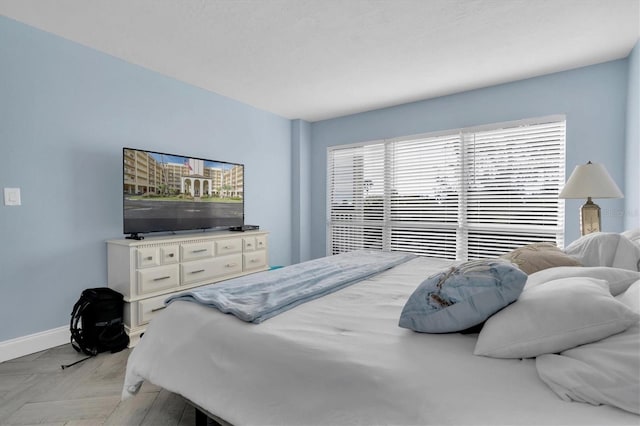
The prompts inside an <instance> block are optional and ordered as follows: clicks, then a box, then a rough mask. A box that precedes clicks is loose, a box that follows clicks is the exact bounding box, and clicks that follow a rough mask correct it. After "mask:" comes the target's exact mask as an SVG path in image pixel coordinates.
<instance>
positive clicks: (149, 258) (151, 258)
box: [144, 256, 153, 260]
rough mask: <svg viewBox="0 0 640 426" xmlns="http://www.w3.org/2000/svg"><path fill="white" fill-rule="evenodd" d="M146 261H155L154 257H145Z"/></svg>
mask: <svg viewBox="0 0 640 426" xmlns="http://www.w3.org/2000/svg"><path fill="white" fill-rule="evenodd" d="M144 260H153V256H148V257H145V258H144Z"/></svg>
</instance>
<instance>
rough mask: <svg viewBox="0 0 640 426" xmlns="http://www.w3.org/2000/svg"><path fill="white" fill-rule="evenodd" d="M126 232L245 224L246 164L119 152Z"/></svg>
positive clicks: (134, 234) (146, 153)
mask: <svg viewBox="0 0 640 426" xmlns="http://www.w3.org/2000/svg"><path fill="white" fill-rule="evenodd" d="M122 160H123V161H122V166H123V167H122V170H123V184H124V198H123V206H124V233H125V234H131V235H132V236H134V237H135V236H137V234H140V233H146V232H159V231H182V230H189V229H194V230H195V229H208V228H230V227H235V226H242V225H243V224H244V166H243V165H242V164H236V163H228V162H223V161H214V160H206V159H204V158H195V157H185V156H181V155H173V154H164V153H160V152H153V151H145V150H140V149H132V148H123V150H122Z"/></svg>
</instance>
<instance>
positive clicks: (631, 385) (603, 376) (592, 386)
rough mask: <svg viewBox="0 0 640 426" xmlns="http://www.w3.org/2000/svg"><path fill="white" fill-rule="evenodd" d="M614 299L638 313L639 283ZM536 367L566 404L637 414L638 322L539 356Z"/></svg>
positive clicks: (639, 386) (639, 394) (639, 370)
mask: <svg viewBox="0 0 640 426" xmlns="http://www.w3.org/2000/svg"><path fill="white" fill-rule="evenodd" d="M616 299H618V301H620V302H622V303H624V304H625V305H627V306H628V307H630V308H631V309H632V310H634V311H635V312H638V313H640V280H638V281H636V282H635V283H634V284H632V285H631V286H630V287H629V289H628V290H626V291H625V292H624V293H622V294H621V295H620V296H618V297H616ZM536 367H537V369H538V373H539V374H540V378H542V380H543V381H544V382H545V383H547V384H548V385H549V386H550V387H551V389H553V391H554V392H555V393H556V394H557V395H558V396H559V397H560V398H562V399H564V400H566V401H578V402H585V403H589V404H594V405H599V404H609V405H613V406H616V407H620V408H621V409H623V410H627V411H629V412H632V413H636V414H640V322H637V323H636V324H635V325H633V326H631V327H630V328H628V329H627V330H625V331H623V332H622V333H618V334H614V335H613V336H610V337H607V338H605V339H602V340H599V341H597V342H594V343H589V344H586V345H581V346H577V347H575V348H572V349H569V350H566V351H563V352H561V353H560V354H545V355H542V356H539V357H538V358H537V359H536ZM638 422H639V423H640V419H639V420H638Z"/></svg>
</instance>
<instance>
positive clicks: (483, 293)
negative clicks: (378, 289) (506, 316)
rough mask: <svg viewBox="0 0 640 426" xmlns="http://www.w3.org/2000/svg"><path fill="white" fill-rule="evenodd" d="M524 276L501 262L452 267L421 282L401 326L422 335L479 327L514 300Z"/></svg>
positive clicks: (524, 278) (517, 269)
mask: <svg viewBox="0 0 640 426" xmlns="http://www.w3.org/2000/svg"><path fill="white" fill-rule="evenodd" d="M526 281H527V274H525V273H524V272H522V271H521V270H520V269H519V268H518V267H517V266H515V265H514V264H512V263H510V262H508V261H505V260H501V259H484V260H474V261H469V262H465V263H462V264H460V265H457V266H452V267H450V268H448V269H446V270H444V271H441V272H438V273H436V274H435V275H432V276H430V277H429V278H427V279H426V280H425V281H423V282H422V283H421V284H420V285H419V286H418V288H416V290H415V291H414V292H413V294H412V295H411V296H410V297H409V300H407V303H406V304H405V305H404V308H403V309H402V314H401V315H400V323H399V325H400V327H403V328H408V329H410V330H414V331H420V332H423V333H451V332H457V331H463V330H466V329H469V328H471V327H473V326H477V325H478V324H482V322H484V321H485V320H486V319H487V318H489V317H490V316H491V315H493V314H494V313H496V312H497V311H499V310H500V309H502V308H504V307H505V306H507V305H508V304H510V303H511V302H513V301H515V300H516V299H517V298H518V296H520V293H522V289H523V287H524V284H525V282H526Z"/></svg>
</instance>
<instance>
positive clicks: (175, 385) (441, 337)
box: [123, 258, 639, 425]
mask: <svg viewBox="0 0 640 426" xmlns="http://www.w3.org/2000/svg"><path fill="white" fill-rule="evenodd" d="M448 264H449V262H447V261H443V260H438V259H429V258H417V259H414V260H411V261H409V262H407V263H405V264H402V265H399V266H396V267H395V268H393V269H391V270H388V271H386V272H382V273H380V274H379V275H376V276H374V277H371V278H369V279H366V280H364V281H362V282H359V283H357V284H354V285H352V286H350V287H348V288H345V289H342V290H340V291H338V292H336V293H333V294H330V295H327V296H324V297H322V298H320V299H316V300H313V301H311V302H308V303H305V304H303V305H300V306H298V307H296V308H295V309H292V310H290V311H287V312H284V313H282V314H280V315H278V316H276V317H274V318H271V319H269V320H267V321H265V322H263V323H260V324H252V323H246V322H243V321H241V320H239V319H238V318H236V317H234V316H232V315H227V314H223V313H221V312H219V311H216V310H214V309H211V308H208V307H205V306H201V305H198V304H195V303H190V302H185V301H176V302H174V303H171V304H170V305H169V306H168V307H167V309H165V310H164V311H163V312H162V313H161V314H160V315H158V316H157V317H156V318H155V319H154V320H153V322H152V323H151V324H150V326H149V327H148V329H147V331H146V333H145V335H144V337H143V338H142V340H141V341H140V343H139V344H138V346H136V348H135V349H134V350H133V352H132V353H131V355H130V358H129V361H128V364H127V373H126V378H125V384H124V390H123V398H129V397H135V396H134V394H135V393H136V391H137V389H139V387H140V385H141V383H142V382H143V381H145V380H146V381H149V382H151V383H153V384H156V385H158V386H161V387H163V388H165V389H167V390H169V391H171V392H175V393H178V394H180V395H182V396H184V397H185V398H187V399H189V400H191V401H193V402H194V403H195V404H197V405H198V406H200V407H202V408H204V409H205V410H207V411H208V412H210V413H213V414H215V415H216V416H218V417H220V418H222V419H224V420H225V421H227V422H229V423H232V424H234V425H272V424H273V425H275V424H278V425H373V424H388V425H429V424H434V425H482V424H486V425H489V424H490V425H559V424H561V425H574V424H575V425H603V424H607V425H622V424H630V425H631V424H632V425H638V422H639V417H638V416H637V415H634V414H631V413H629V412H626V411H623V410H620V409H617V408H614V407H611V406H607V405H600V406H594V405H589V404H585V403H572V402H565V401H563V400H561V399H560V398H559V397H558V396H556V395H555V394H554V393H553V392H552V391H551V390H550V389H549V387H548V386H547V385H546V384H545V383H544V382H542V380H541V379H540V378H539V377H538V374H537V372H536V366H535V359H494V358H488V357H482V356H475V355H473V351H474V347H475V344H476V341H477V335H476V334H466V335H465V334H459V333H451V334H422V333H416V332H413V331H410V330H406V329H403V328H400V327H398V319H399V316H400V312H401V310H402V307H403V305H404V303H405V302H406V300H407V298H408V297H409V295H410V294H411V293H412V291H413V290H414V289H415V288H416V287H417V286H418V284H420V282H422V281H423V280H424V279H425V278H426V277H427V276H429V275H431V274H432V273H433V272H435V271H436V270H439V269H441V268H443V267H445V266H447V265H448Z"/></svg>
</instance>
